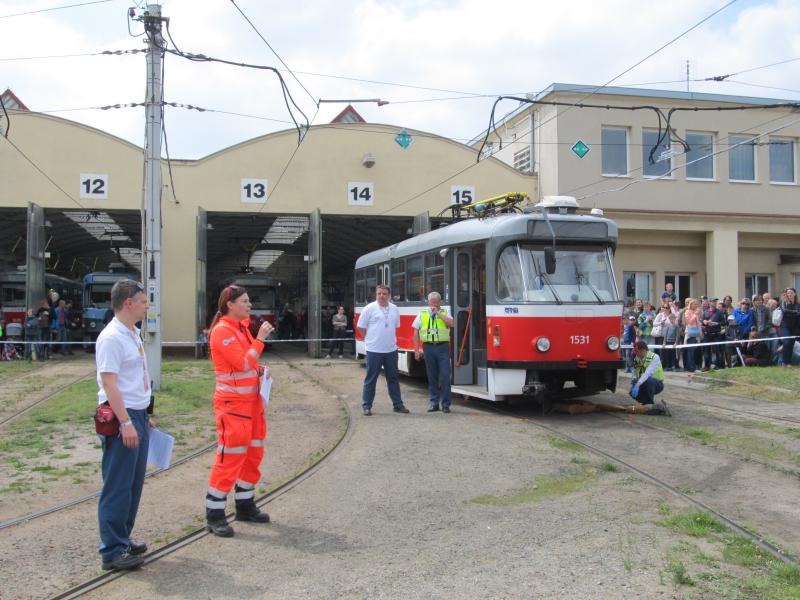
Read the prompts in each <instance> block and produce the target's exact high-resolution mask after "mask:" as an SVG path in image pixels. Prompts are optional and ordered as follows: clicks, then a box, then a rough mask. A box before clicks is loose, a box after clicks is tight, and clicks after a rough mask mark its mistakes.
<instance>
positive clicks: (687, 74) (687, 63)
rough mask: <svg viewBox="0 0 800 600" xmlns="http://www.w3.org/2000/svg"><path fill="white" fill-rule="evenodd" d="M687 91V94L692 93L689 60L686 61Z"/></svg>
mask: <svg viewBox="0 0 800 600" xmlns="http://www.w3.org/2000/svg"><path fill="white" fill-rule="evenodd" d="M686 91H687V92H688V91H690V90H689V60H688V59H687V60H686Z"/></svg>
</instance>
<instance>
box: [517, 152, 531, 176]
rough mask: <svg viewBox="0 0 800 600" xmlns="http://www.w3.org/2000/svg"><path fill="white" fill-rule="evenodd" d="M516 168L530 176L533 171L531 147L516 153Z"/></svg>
mask: <svg viewBox="0 0 800 600" xmlns="http://www.w3.org/2000/svg"><path fill="white" fill-rule="evenodd" d="M514 168H515V169H516V170H517V171H521V172H522V173H525V174H530V173H531V172H532V170H531V147H530V146H525V148H523V149H522V150H518V151H516V152H515V153H514Z"/></svg>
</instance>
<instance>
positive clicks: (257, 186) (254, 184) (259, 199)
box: [239, 179, 269, 204]
mask: <svg viewBox="0 0 800 600" xmlns="http://www.w3.org/2000/svg"><path fill="white" fill-rule="evenodd" d="M239 191H240V192H241V200H242V202H243V203H248V204H264V203H266V201H267V194H268V193H269V188H268V187H267V180H266V179H242V184H241V186H240V188H239Z"/></svg>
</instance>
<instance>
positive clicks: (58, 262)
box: [0, 84, 800, 353]
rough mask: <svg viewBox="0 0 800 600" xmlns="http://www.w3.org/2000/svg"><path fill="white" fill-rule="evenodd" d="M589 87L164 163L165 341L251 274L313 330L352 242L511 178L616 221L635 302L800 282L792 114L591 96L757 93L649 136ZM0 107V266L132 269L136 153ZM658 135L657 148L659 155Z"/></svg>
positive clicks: (627, 287) (364, 242) (343, 281)
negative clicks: (452, 130)
mask: <svg viewBox="0 0 800 600" xmlns="http://www.w3.org/2000/svg"><path fill="white" fill-rule="evenodd" d="M587 89H588V88H587V87H585V86H583V87H582V86H571V85H565V84H553V85H552V86H551V87H550V88H549V89H548V90H546V91H545V92H543V93H542V94H540V95H539V96H537V97H536V98H535V99H536V100H539V101H541V102H543V103H542V104H524V105H520V106H518V107H514V108H513V109H512V110H511V111H510V112H509V113H508V114H507V115H506V116H505V117H504V118H503V119H499V120H498V125H497V127H496V128H494V129H492V131H490V132H489V134H488V136H486V135H479V136H477V137H476V138H475V140H473V141H472V143H471V144H467V145H464V144H460V143H456V142H454V141H452V140H448V139H446V138H443V137H440V136H437V135H436V134H434V133H429V132H423V131H416V130H411V129H405V128H403V127H400V126H394V125H383V124H370V123H365V122H363V119H361V117H360V116H359V115H358V113H357V112H356V111H355V110H354V109H353V108H352V107H348V108H347V109H345V110H344V111H343V112H342V113H341V114H340V115H339V116H338V117H337V118H336V119H335V120H334V122H332V123H330V124H325V125H319V126H313V127H311V129H310V130H309V131H308V132H307V134H306V136H305V139H304V141H303V143H302V145H301V146H300V147H299V149H298V148H297V144H298V136H297V132H296V131H295V130H287V131H281V132H277V133H273V134H269V135H265V136H261V137H258V138H255V139H252V140H249V141H246V142H243V143H241V144H237V145H235V146H232V147H230V148H226V149H224V150H221V151H219V152H217V153H215V154H212V155H210V156H207V157H204V158H202V159H199V160H172V161H171V165H168V164H167V163H166V161H164V162H163V164H162V181H163V194H162V202H161V211H162V215H161V218H162V268H163V274H162V290H161V311H162V314H161V315H160V316H159V318H160V327H161V339H162V341H163V343H164V345H166V346H170V345H179V344H182V343H190V342H193V341H194V340H196V339H197V337H198V334H199V332H200V331H201V330H202V329H203V328H205V327H207V325H208V323H209V321H210V316H211V315H212V314H213V312H214V311H215V310H216V307H215V302H216V297H217V295H218V293H219V290H220V289H221V287H222V286H224V285H225V284H226V283H228V282H230V281H233V280H235V279H237V278H239V277H242V276H243V274H245V273H249V275H248V276H249V277H256V278H257V279H258V278H261V279H262V280H264V281H269V282H270V285H272V286H273V289H274V297H273V298H270V300H269V303H270V304H273V305H274V307H275V308H276V309H277V307H282V306H285V305H287V304H288V305H289V306H290V307H292V308H293V309H294V310H295V311H296V312H304V313H305V314H306V315H307V319H308V335H309V337H318V336H319V334H320V333H321V331H322V328H321V316H322V314H323V312H324V311H325V310H326V309H329V308H331V307H335V306H336V305H339V304H343V305H345V306H346V307H347V309H348V311H349V310H351V309H352V306H353V287H354V282H353V266H354V264H355V261H356V259H357V258H358V257H359V256H361V255H363V254H366V253H368V252H371V251H373V250H376V249H378V248H382V247H385V246H388V245H391V244H394V243H397V242H399V241H401V240H403V239H407V238H408V237H410V236H411V235H413V234H414V233H417V232H422V231H426V230H428V229H431V228H436V227H439V226H442V225H443V223H445V222H446V221H447V216H448V207H449V206H450V205H451V204H452V203H453V202H468V201H470V200H479V199H482V198H488V197H491V196H496V195H500V194H504V193H507V192H525V193H527V194H528V195H529V196H530V197H531V199H532V200H533V201H535V200H537V199H540V198H541V197H542V196H543V195H571V196H575V197H576V198H577V199H578V202H579V204H580V205H581V207H582V208H583V209H586V210H588V209H591V208H599V209H601V210H602V211H603V212H604V213H605V216H607V217H610V218H612V219H614V220H615V221H617V223H618V225H619V229H620V238H619V245H618V248H617V253H616V260H615V270H616V278H617V285H618V287H619V290H620V295H621V296H622V297H623V298H625V299H627V300H632V299H633V298H642V299H646V300H651V301H656V300H657V296H658V295H659V292H660V290H662V289H663V288H664V285H665V283H667V282H671V283H673V284H674V285H675V287H676V291H677V293H678V295H679V296H680V297H681V298H686V297H687V296H699V295H701V294H708V295H717V296H722V295H725V294H731V295H732V296H734V297H741V296H743V295H745V294H748V295H749V294H751V293H755V292H762V291H771V292H773V293H776V292H780V290H782V289H783V288H784V287H786V286H795V287H797V285H798V283H800V202H799V200H800V190H798V159H797V140H798V138H800V124H798V121H799V120H800V114H798V112H797V109H796V108H794V109H793V108H792V107H786V106H784V107H774V108H773V107H771V106H772V105H774V104H778V103H779V102H780V101H776V100H769V99H761V98H743V97H735V96H720V95H711V94H690V93H682V92H663V91H655V90H639V89H630V88H604V89H603V90H602V91H600V92H596V93H594V94H593V95H592V98H591V102H592V103H595V104H605V105H608V106H620V107H625V106H636V105H639V104H650V105H657V106H659V107H661V108H662V109H663V111H664V112H667V111H669V109H670V108H673V107H684V108H686V107H694V106H700V107H715V106H727V107H733V106H741V105H747V106H752V107H757V109H754V110H747V111H725V112H678V113H676V114H675V116H673V117H672V122H671V128H672V129H671V132H670V134H669V135H667V136H666V137H665V138H664V139H663V140H661V142H659V144H656V142H657V141H658V138H659V137H660V136H659V135H658V133H659V132H658V129H657V127H658V122H657V120H656V118H655V116H654V115H653V114H652V113H650V112H648V111H635V112H634V111H628V110H622V109H619V110H614V109H606V110H600V109H588V108H574V107H570V106H568V105H569V103H577V102H580V101H586V102H587V103H588V102H589V101H588V100H586V98H585V97H586V94H587V93H588V92H587ZM591 89H594V88H591ZM547 102H559V103H562V104H559V105H555V104H547ZM4 104H5V106H6V107H7V108H9V107H10V109H9V110H8V112H9V117H10V122H11V124H12V127H11V129H10V138H9V140H3V141H0V179H1V180H2V182H3V185H2V186H1V187H0V219H2V223H3V226H2V228H0V272H9V271H18V270H26V271H27V272H31V273H33V272H48V273H55V274H58V275H61V276H64V277H68V278H72V279H80V278H81V277H83V276H84V275H85V274H86V273H90V272H102V271H107V270H108V269H109V268H115V269H119V268H122V269H124V270H129V271H132V272H134V273H137V274H138V273H140V272H141V245H142V244H141V240H142V222H143V216H142V210H141V207H142V189H143V180H142V178H143V168H142V165H143V151H142V148H140V147H138V146H136V145H134V144H130V143H128V142H126V141H124V140H121V139H119V138H116V137H114V136H111V135H109V134H107V133H104V132H102V131H99V130H97V129H94V128H91V127H88V126H85V125H82V124H78V123H75V122H72V121H68V120H65V119H62V118H59V117H53V116H48V115H43V114H38V113H34V112H31V111H28V110H26V109H25V106H24V104H23V103H22V102H20V101H19V100H18V99H16V98H15V97H13V94H10V92H6V95H4ZM498 114H500V113H498ZM679 141H683V142H686V144H685V146H684V145H682V144H680V143H679ZM484 142H486V143H485V144H484ZM501 142H502V144H501ZM12 143H13V145H12ZM654 145H660V146H661V147H659V148H657V149H656V151H655V152H654V153H651V150H652V148H653V146H654ZM481 147H483V150H482V152H483V156H484V159H483V160H481V161H480V162H479V163H476V156H477V150H478V149H479V148H481ZM295 150H296V153H295ZM293 153H294V157H293V158H292V159H291V162H290V163H289V166H288V168H286V166H287V162H289V157H291V156H292V154H293ZM653 156H655V158H656V160H654V161H653V162H651V160H650V159H651V158H652V157H653ZM687 163H689V164H687ZM284 169H285V172H284ZM144 218H146V215H145V217H144ZM45 292H46V290H45V289H31V290H27V294H28V296H27V297H26V302H27V303H28V305H31V306H37V305H38V303H39V302H40V301H41V299H42V298H43V297H44V294H45ZM0 301H2V302H3V303H4V304H7V303H8V299H5V300H0ZM311 351H312V353H318V352H319V346H318V345H316V346H312V347H311Z"/></svg>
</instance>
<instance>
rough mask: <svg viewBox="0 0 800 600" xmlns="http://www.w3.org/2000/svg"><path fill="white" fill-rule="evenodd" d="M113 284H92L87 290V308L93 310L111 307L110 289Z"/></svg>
mask: <svg viewBox="0 0 800 600" xmlns="http://www.w3.org/2000/svg"><path fill="white" fill-rule="evenodd" d="M113 285H114V284H113V283H93V284H92V285H91V286H89V287H88V288H87V294H86V295H87V298H86V301H87V302H88V303H89V304H88V306H94V307H95V308H110V307H111V287H112V286H113Z"/></svg>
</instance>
